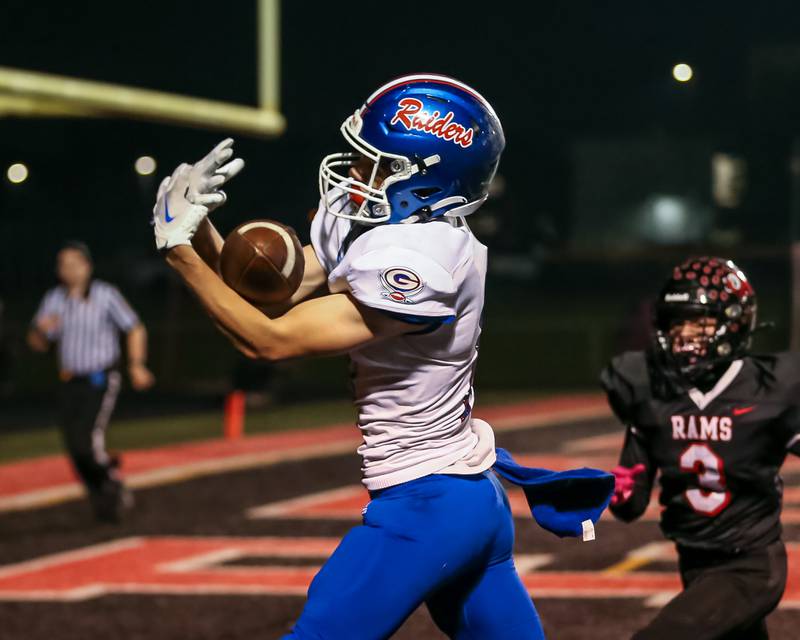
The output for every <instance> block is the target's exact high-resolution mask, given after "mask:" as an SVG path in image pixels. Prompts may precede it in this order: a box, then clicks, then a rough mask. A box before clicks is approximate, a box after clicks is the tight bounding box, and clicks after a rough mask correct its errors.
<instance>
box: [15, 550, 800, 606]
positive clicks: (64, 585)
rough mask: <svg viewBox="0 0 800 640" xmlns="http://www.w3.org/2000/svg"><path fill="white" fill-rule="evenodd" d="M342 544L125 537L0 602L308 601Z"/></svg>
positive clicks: (599, 579)
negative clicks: (297, 561)
mask: <svg viewBox="0 0 800 640" xmlns="http://www.w3.org/2000/svg"><path fill="white" fill-rule="evenodd" d="M337 544H338V540H337V539H333V538H272V537H266V538H195V537H192V538H182V537H153V538H126V539H123V540H118V541H115V542H111V543H106V544H101V545H96V546H93V547H86V548H83V549H79V550H76V551H70V552H67V553H61V554H55V555H53V556H48V557H44V558H40V559H37V560H33V561H30V562H23V563H20V564H17V565H8V566H5V567H3V568H2V570H0V600H83V599H87V598H93V597H98V596H102V595H108V594H126V593H127V594H153V593H159V594H227V595H235V594H248V595H252V594H265V595H298V596H301V595H304V594H305V593H306V589H307V588H308V585H309V583H310V582H311V579H312V578H313V576H314V574H315V573H316V572H317V570H318V568H319V565H321V564H322V562H323V561H324V559H325V558H326V557H327V556H328V555H329V554H330V553H331V552H332V551H333V550H334V549H335V547H336V545H337ZM787 546H788V549H789V585H788V587H787V590H786V595H785V596H784V599H783V602H782V603H781V606H782V607H788V608H800V548H798V547H799V546H800V545H797V544H789V545H787ZM667 553H669V552H668V551H667ZM241 558H248V559H252V558H268V559H270V560H271V561H272V562H274V564H273V565H271V566H235V565H234V566H231V565H230V563H231V562H235V561H236V560H237V559H241ZM288 558H307V559H312V560H319V565H317V564H315V565H314V566H303V567H297V566H290V565H282V564H281V560H282V559H288ZM522 579H523V582H524V583H525V585H526V587H527V588H528V589H529V591H530V593H531V595H532V596H533V597H534V598H536V597H539V598H541V597H548V598H558V597H564V598H621V597H625V598H627V597H635V598H651V597H656V598H659V599H663V598H664V597H667V596H668V595H669V594H672V593H674V592H676V591H677V590H678V589H679V588H680V585H679V581H678V577H677V575H676V574H675V573H674V572H659V571H648V572H645V571H639V572H632V573H624V574H619V573H611V572H605V573H604V572H583V571H528V572H523V573H522Z"/></svg>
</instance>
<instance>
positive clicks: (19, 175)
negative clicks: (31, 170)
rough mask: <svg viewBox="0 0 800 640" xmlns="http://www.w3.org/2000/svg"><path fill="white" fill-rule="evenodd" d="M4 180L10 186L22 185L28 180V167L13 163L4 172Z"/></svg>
mask: <svg viewBox="0 0 800 640" xmlns="http://www.w3.org/2000/svg"><path fill="white" fill-rule="evenodd" d="M6 178H8V181H9V182H10V183H11V184H22V183H23V182H25V181H26V180H27V179H28V167H26V166H25V165H24V164H22V163H21V162H15V163H14V164H12V165H11V166H10V167H9V168H8V171H6Z"/></svg>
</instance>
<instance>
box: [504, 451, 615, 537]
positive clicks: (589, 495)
mask: <svg viewBox="0 0 800 640" xmlns="http://www.w3.org/2000/svg"><path fill="white" fill-rule="evenodd" d="M494 470H495V471H496V472H497V473H498V474H499V475H500V476H502V477H503V478H505V479H506V480H508V481H509V482H511V483H513V484H515V485H518V486H520V487H522V489H523V491H524V492H525V497H526V498H527V499H528V506H529V507H530V508H531V513H532V514H533V517H534V519H535V520H536V522H537V523H538V524H539V526H540V527H542V528H544V529H547V530H548V531H550V532H552V533H555V534H556V535H557V536H559V537H561V538H563V537H566V536H573V537H574V536H581V535H582V534H583V525H582V523H583V522H584V521H585V520H591V521H592V524H593V525H594V524H596V523H597V521H598V520H599V519H600V516H601V515H602V513H603V511H604V510H605V508H606V507H607V506H608V503H609V501H610V500H611V495H612V494H613V493H614V476H613V475H611V474H610V473H607V472H606V471H600V470H599V469H589V468H587V467H582V468H580V469H570V470H569V471H551V470H550V469H537V468H534V467H523V466H521V465H519V464H518V463H517V462H516V461H515V460H514V458H512V457H511V454H510V453H509V452H508V451H506V450H505V449H501V448H498V449H497V462H495V464H494Z"/></svg>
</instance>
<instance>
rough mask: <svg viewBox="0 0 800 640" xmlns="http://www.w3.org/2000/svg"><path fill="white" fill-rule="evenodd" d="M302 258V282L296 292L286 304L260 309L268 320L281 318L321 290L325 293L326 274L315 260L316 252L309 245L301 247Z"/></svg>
mask: <svg viewBox="0 0 800 640" xmlns="http://www.w3.org/2000/svg"><path fill="white" fill-rule="evenodd" d="M303 258H304V261H305V262H304V263H305V269H304V270H303V280H302V281H301V282H300V286H299V287H298V288H297V291H295V292H294V294H292V297H291V298H289V299H288V300H287V301H286V302H278V303H276V304H271V305H263V306H262V307H261V311H263V312H264V313H266V314H267V315H268V316H269V317H270V318H277V317H278V316H282V315H283V314H284V313H286V312H287V311H288V310H289V309H291V308H292V307H294V306H296V305H297V304H299V303H301V302H302V301H303V300H307V299H309V298H311V297H313V296H314V295H315V294H318V293H320V292H322V291H323V289H324V290H325V291H326V292H327V288H326V287H325V285H326V284H327V282H328V274H327V273H325V270H324V269H323V268H322V265H321V264H320V262H319V258H317V254H316V252H315V251H314V249H313V247H312V246H311V245H310V244H307V245H306V246H305V247H303Z"/></svg>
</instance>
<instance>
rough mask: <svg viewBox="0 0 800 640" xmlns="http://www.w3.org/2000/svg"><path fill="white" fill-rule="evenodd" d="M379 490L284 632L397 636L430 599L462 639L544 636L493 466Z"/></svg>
mask: <svg viewBox="0 0 800 640" xmlns="http://www.w3.org/2000/svg"><path fill="white" fill-rule="evenodd" d="M371 498H372V500H371V502H370V503H369V505H368V507H367V509H366V512H365V514H364V520H363V522H364V523H363V525H362V526H359V527H355V528H354V529H352V530H351V531H350V532H349V533H348V534H347V535H346V536H345V537H344V539H343V540H342V542H341V543H340V544H339V546H338V547H337V549H336V551H334V553H333V555H332V556H331V557H330V558H329V559H328V561H327V562H326V563H325V565H324V566H323V567H322V569H321V570H320V571H319V573H318V574H317V575H316V577H315V578H314V580H313V582H312V583H311V586H310V587H309V590H308V601H307V603H306V606H305V608H304V609H303V612H302V614H301V616H300V619H299V620H298V621H297V623H296V625H295V627H294V629H293V631H292V633H291V634H289V635H287V636H285V639H284V640H379V639H382V638H389V637H390V636H391V635H392V634H393V633H394V632H395V631H396V630H397V629H398V628H399V627H400V625H401V624H402V623H403V621H404V620H405V619H406V618H407V617H408V616H409V615H411V613H412V612H413V611H414V610H415V609H416V608H417V607H418V606H419V605H420V604H422V603H423V602H424V603H426V605H427V606H428V609H429V611H430V613H431V616H432V617H433V620H434V621H435V622H436V624H437V625H438V626H439V628H440V629H441V630H442V631H443V632H444V633H445V634H447V635H448V636H449V637H450V638H453V639H454V640H542V639H543V638H544V633H543V631H542V627H541V623H540V621H539V616H538V614H537V613H536V609H535V608H534V606H533V602H532V601H531V598H530V596H529V595H528V593H527V591H526V589H525V587H524V586H523V585H522V582H521V581H520V579H519V576H518V575H517V572H516V569H515V568H514V563H513V559H512V555H511V554H512V547H513V544H514V523H513V520H512V518H511V510H510V508H509V505H508V498H507V496H506V494H505V491H504V490H503V487H502V486H501V485H500V482H499V481H498V480H497V478H496V477H495V475H494V474H493V473H492V472H486V473H483V474H480V475H474V476H455V475H430V476H425V477H423V478H419V479H417V480H412V481H410V482H406V483H403V484H400V485H396V486H394V487H389V488H388V489H383V490H380V491H375V492H373V493H372V494H371Z"/></svg>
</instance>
